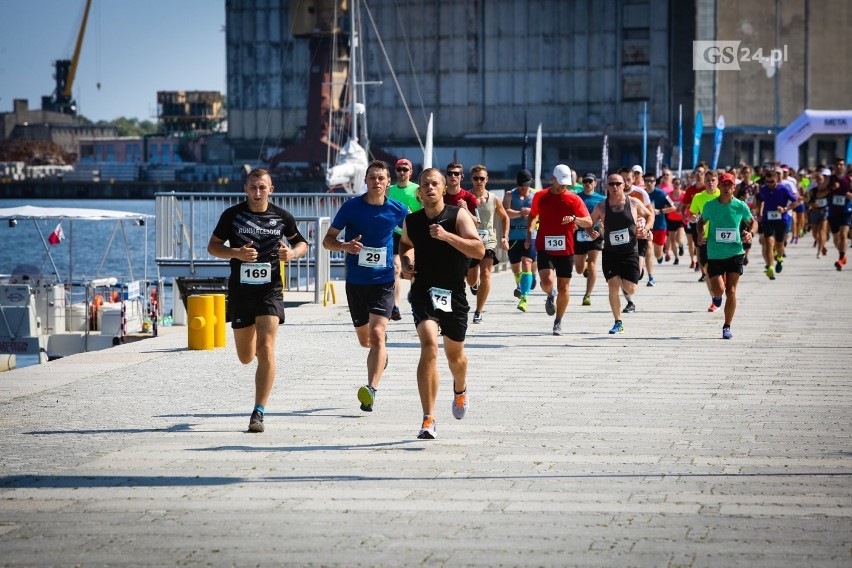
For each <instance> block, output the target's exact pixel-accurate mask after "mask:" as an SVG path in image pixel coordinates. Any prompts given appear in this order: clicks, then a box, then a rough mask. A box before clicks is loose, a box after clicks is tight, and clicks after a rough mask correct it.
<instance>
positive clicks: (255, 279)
mask: <svg viewBox="0 0 852 568" xmlns="http://www.w3.org/2000/svg"><path fill="white" fill-rule="evenodd" d="M270 282H272V265H271V264H270V263H268V262H244V263H242V265H240V284H269V283H270Z"/></svg>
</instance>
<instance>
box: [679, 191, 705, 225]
mask: <svg viewBox="0 0 852 568" xmlns="http://www.w3.org/2000/svg"><path fill="white" fill-rule="evenodd" d="M702 191H704V188H703V187H698V186H697V185H690V186H689V187H687V188H686V191H685V192H684V193H683V201H681V204H682V207H681V213H682V214H683V218H684V220H686V219H689V206H690V205H692V198H693V197H695V196H696V195H698V194H699V193H701V192H702Z"/></svg>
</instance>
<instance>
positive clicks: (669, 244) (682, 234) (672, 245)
mask: <svg viewBox="0 0 852 568" xmlns="http://www.w3.org/2000/svg"><path fill="white" fill-rule="evenodd" d="M683 196H684V191H683V182H682V181H681V179H680V178H674V179H673V180H672V191H671V193H670V194H669V199H671V200H672V204H673V205H674V211H672V212H671V213H667V214H666V228H667V230H668V233H669V234H668V237H667V238H666V249H667V250H666V262H668V261H669V260H670V259H671V258H674V261H673V262H672V264H675V265H677V264H680V257H682V256H683V242H684V241H685V240H686V231H685V230H684V224H683V215H681V213H680V211H681V208H682V206H683ZM654 221H655V222H656V218H655V219H654Z"/></svg>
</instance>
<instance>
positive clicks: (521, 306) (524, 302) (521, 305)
mask: <svg viewBox="0 0 852 568" xmlns="http://www.w3.org/2000/svg"><path fill="white" fill-rule="evenodd" d="M518 309H519V310H521V311H522V312H526V311H527V297H526V296H521V301H520V302H518Z"/></svg>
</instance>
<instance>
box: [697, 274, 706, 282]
mask: <svg viewBox="0 0 852 568" xmlns="http://www.w3.org/2000/svg"><path fill="white" fill-rule="evenodd" d="M705 280H706V278H705V277H704V273H703V272H702V273H701V276H699V277H698V281H699V282H704V281H705Z"/></svg>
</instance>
